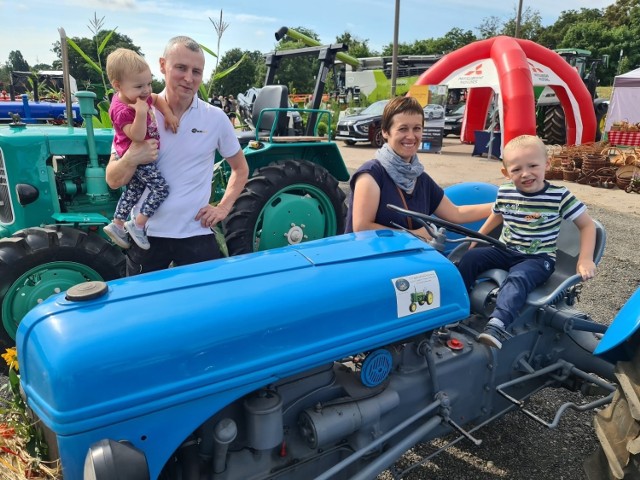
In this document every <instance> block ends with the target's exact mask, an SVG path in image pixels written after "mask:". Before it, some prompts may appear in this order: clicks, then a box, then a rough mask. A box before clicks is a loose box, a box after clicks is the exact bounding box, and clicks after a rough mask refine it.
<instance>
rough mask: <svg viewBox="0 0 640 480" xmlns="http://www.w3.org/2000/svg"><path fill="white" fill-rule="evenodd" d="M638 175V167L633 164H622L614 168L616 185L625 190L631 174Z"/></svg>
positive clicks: (639, 172) (639, 170)
mask: <svg viewBox="0 0 640 480" xmlns="http://www.w3.org/2000/svg"><path fill="white" fill-rule="evenodd" d="M634 174H635V175H636V176H640V169H639V168H638V167H636V166H635V165H624V166H622V167H620V168H618V169H617V170H616V185H617V186H618V188H619V189H620V190H626V188H627V187H628V186H629V185H630V184H631V179H632V178H633V175H634Z"/></svg>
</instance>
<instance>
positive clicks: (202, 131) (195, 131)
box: [191, 128, 207, 133]
mask: <svg viewBox="0 0 640 480" xmlns="http://www.w3.org/2000/svg"><path fill="white" fill-rule="evenodd" d="M191 133H207V131H206V130H198V129H197V128H192V129H191Z"/></svg>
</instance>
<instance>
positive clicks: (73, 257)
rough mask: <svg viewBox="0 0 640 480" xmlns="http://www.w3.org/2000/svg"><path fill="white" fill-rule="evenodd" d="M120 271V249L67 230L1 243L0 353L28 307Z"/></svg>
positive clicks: (40, 231) (39, 231) (35, 231)
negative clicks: (81, 284)
mask: <svg viewBox="0 0 640 480" xmlns="http://www.w3.org/2000/svg"><path fill="white" fill-rule="evenodd" d="M124 273H125V256H124V254H123V253H122V251H121V250H120V249H119V248H118V247H116V246H114V245H112V244H110V243H109V242H107V241H106V240H104V239H103V238H102V237H100V236H98V235H96V234H94V233H87V232H84V231H82V230H78V229H75V228H70V227H62V226H57V227H55V226H54V227H47V228H27V229H25V230H20V231H19V232H16V233H15V234H14V235H13V236H11V237H9V238H3V239H1V240H0V305H1V306H2V308H1V310H0V315H1V316H0V318H1V319H2V323H1V324H0V350H1V351H2V352H4V349H5V348H8V347H11V346H13V345H14V344H15V332H16V330H17V328H18V324H19V323H20V321H21V320H22V317H24V315H25V314H26V313H27V311H29V310H30V309H31V308H33V307H34V306H36V305H37V304H38V303H40V302H41V301H43V300H44V299H46V298H47V297H49V296H50V295H52V294H54V293H59V292H64V291H66V290H67V289H68V288H69V287H71V286H73V285H75V284H78V283H81V282H83V281H90V280H113V279H114V278H119V277H122V276H123V275H124Z"/></svg>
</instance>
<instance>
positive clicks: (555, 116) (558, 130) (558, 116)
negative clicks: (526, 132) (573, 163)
mask: <svg viewBox="0 0 640 480" xmlns="http://www.w3.org/2000/svg"><path fill="white" fill-rule="evenodd" d="M542 134H543V136H544V139H545V140H546V142H547V143H548V144H551V145H564V144H565V143H567V127H566V125H565V117H564V110H563V109H562V105H553V106H550V107H547V109H546V110H545V114H544V123H543V125H542Z"/></svg>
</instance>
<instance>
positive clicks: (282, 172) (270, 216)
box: [224, 160, 346, 255]
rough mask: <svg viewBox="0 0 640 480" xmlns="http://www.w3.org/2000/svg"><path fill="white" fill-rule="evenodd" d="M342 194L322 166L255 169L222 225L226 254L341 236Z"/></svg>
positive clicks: (292, 164) (298, 163)
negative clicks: (227, 252)
mask: <svg viewBox="0 0 640 480" xmlns="http://www.w3.org/2000/svg"><path fill="white" fill-rule="evenodd" d="M344 200H345V194H344V192H343V191H342V190H341V189H340V186H339V184H338V181H337V180H336V179H335V178H334V177H333V176H332V175H331V174H330V173H329V172H328V171H327V170H326V169H324V168H323V167H321V166H319V165H316V164H314V163H311V162H308V161H305V160H286V161H283V162H280V163H274V164H271V165H268V166H266V167H263V168H260V169H258V170H256V172H255V173H254V175H253V177H251V178H250V179H249V181H248V182H247V185H246V186H245V189H244V191H243V193H242V194H241V195H240V197H238V200H237V201H236V203H235V205H234V207H233V209H232V210H231V212H230V213H229V216H228V217H227V219H226V220H225V222H224V231H225V239H226V242H227V248H228V249H229V255H239V254H242V253H250V252H254V251H258V250H267V249H269V248H275V247H280V246H285V245H289V244H295V243H300V242H302V241H308V240H316V239H319V238H324V237H329V236H332V235H337V234H341V233H343V232H344V222H345V216H346V206H345V203H344Z"/></svg>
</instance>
